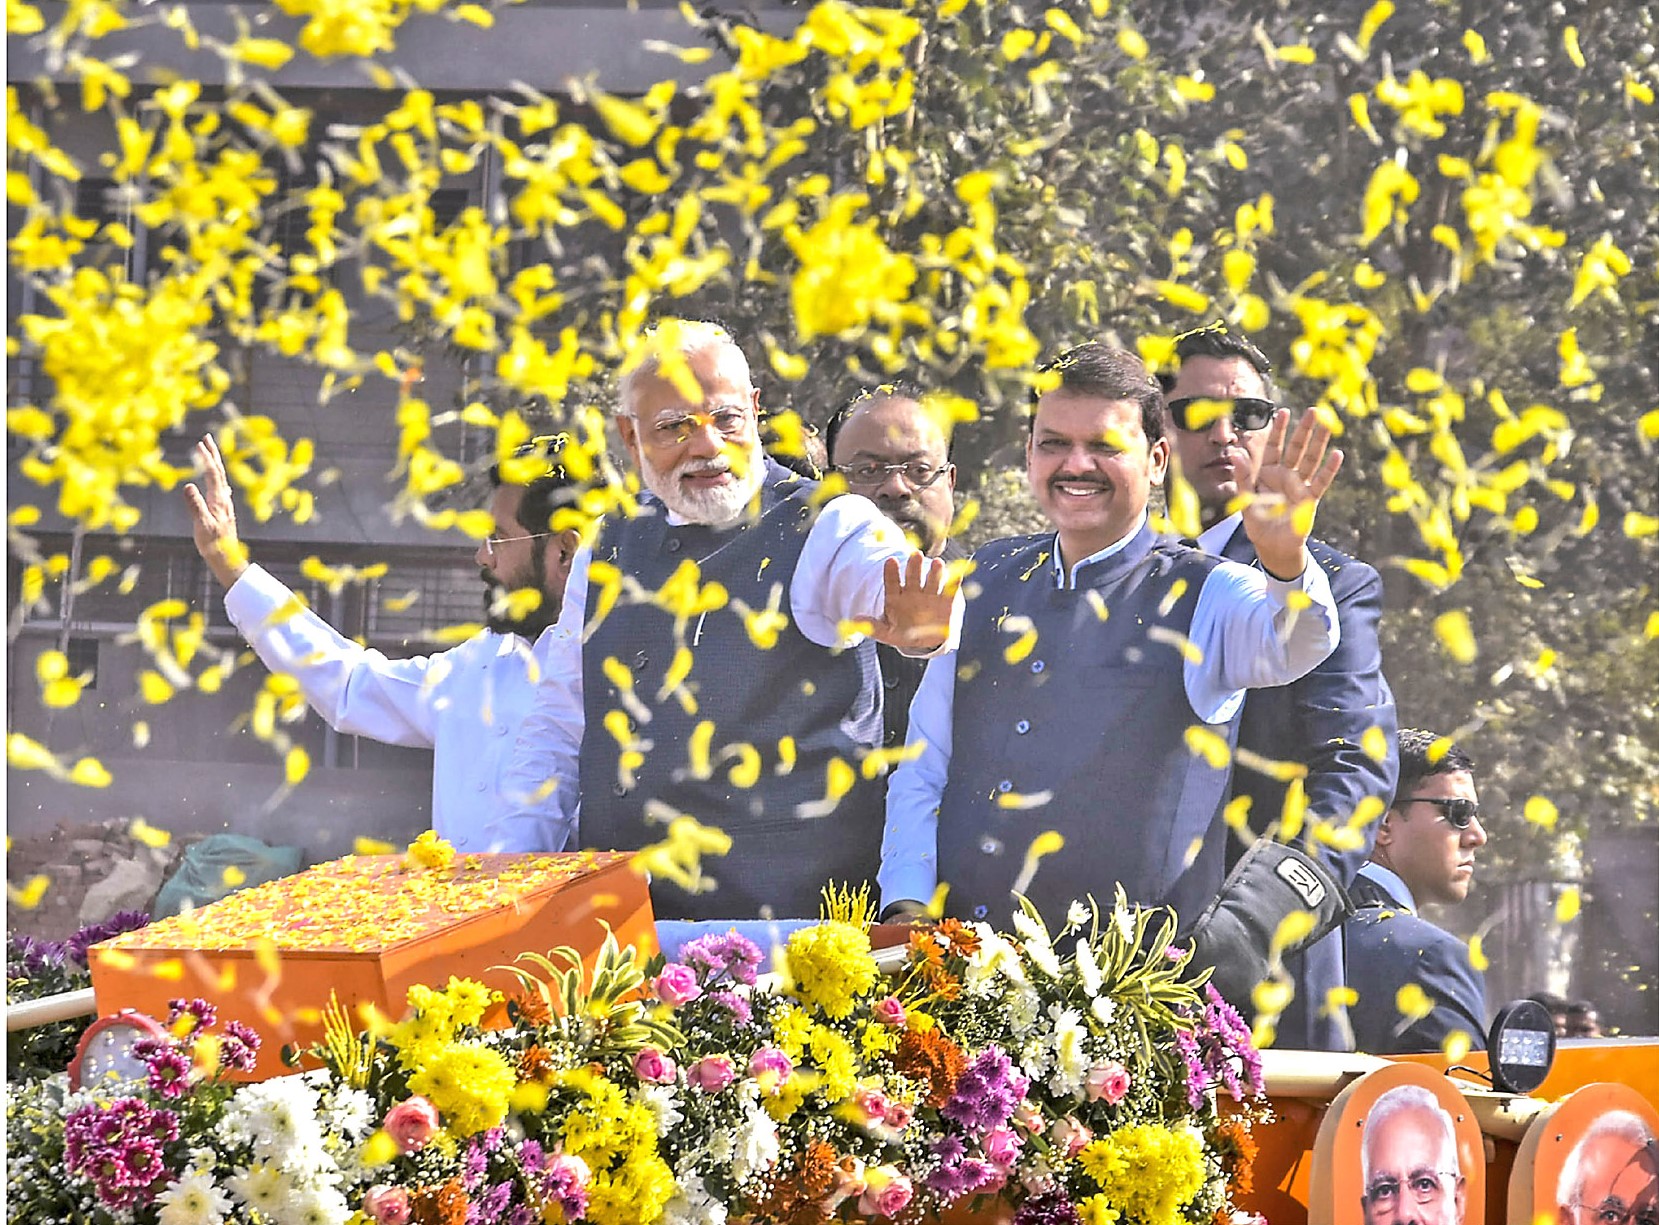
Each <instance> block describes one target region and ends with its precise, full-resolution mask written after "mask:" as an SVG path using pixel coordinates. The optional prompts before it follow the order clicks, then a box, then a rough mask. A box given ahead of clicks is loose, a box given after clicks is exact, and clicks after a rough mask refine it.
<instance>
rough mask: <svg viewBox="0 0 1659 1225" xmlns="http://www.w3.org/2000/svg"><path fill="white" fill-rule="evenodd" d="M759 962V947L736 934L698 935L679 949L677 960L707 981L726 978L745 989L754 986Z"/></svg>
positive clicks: (760, 957) (760, 958)
mask: <svg viewBox="0 0 1659 1225" xmlns="http://www.w3.org/2000/svg"><path fill="white" fill-rule="evenodd" d="M762 959H763V956H762V953H761V951H760V946H759V945H757V944H756V943H755V942H754V941H753V940H750V939H749V938H748V937H746V936H740V935H739V934H738V933H737V932H734V931H731V932H721V933H718V934H715V935H708V936H698V937H697V939H695V940H693V941H692V942H691V943H690V944H688V945H686V946H685V947H684V948H683V949H681V950H680V960H681V961H683V962H684V963H685V964H686V965H688V966H691V967H693V968H695V969H700V970H704V971H706V972H707V974H708V976H709V978H710V979H715V978H718V977H720V976H721V975H722V974H725V975H729V976H730V977H732V978H734V979H736V980H737V981H738V982H740V983H742V984H744V985H745V986H749V987H752V986H754V985H755V978H756V977H757V975H758V973H759V971H760V964H761V961H762Z"/></svg>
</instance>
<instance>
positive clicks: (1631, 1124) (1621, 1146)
mask: <svg viewBox="0 0 1659 1225" xmlns="http://www.w3.org/2000/svg"><path fill="white" fill-rule="evenodd" d="M1555 1197H1556V1213H1557V1220H1558V1221H1559V1225H1659V1141H1656V1140H1655V1139H1654V1136H1653V1132H1652V1131H1650V1130H1649V1129H1648V1125H1647V1123H1646V1122H1644V1121H1643V1119H1642V1117H1641V1116H1640V1115H1639V1114H1636V1113H1634V1112H1633V1111H1629V1110H1609V1111H1607V1112H1606V1113H1605V1114H1600V1115H1597V1116H1596V1118H1595V1120H1594V1121H1593V1122H1591V1124H1590V1125H1589V1126H1588V1127H1587V1128H1585V1129H1584V1135H1583V1136H1582V1137H1581V1138H1580V1139H1579V1141H1578V1143H1577V1144H1575V1145H1573V1148H1572V1151H1571V1152H1570V1153H1568V1154H1567V1160H1566V1161H1564V1162H1562V1164H1561V1178H1560V1181H1559V1182H1558V1183H1557V1184H1556V1192H1555Z"/></svg>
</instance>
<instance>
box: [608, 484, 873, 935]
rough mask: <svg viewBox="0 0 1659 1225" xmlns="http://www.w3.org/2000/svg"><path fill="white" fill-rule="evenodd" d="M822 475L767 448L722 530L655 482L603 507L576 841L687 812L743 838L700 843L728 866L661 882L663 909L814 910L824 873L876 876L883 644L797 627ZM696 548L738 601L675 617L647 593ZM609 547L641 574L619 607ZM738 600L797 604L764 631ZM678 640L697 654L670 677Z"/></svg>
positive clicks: (658, 834) (618, 839) (703, 582)
mask: <svg viewBox="0 0 1659 1225" xmlns="http://www.w3.org/2000/svg"><path fill="white" fill-rule="evenodd" d="M816 489H817V485H816V483H814V482H812V481H807V480H803V479H801V478H800V477H798V476H795V475H794V474H793V473H790V472H788V471H787V470H785V469H783V468H781V467H779V466H778V465H777V464H775V463H773V462H771V461H770V460H768V461H767V472H766V483H765V485H764V487H763V491H762V494H761V498H760V514H759V516H758V517H756V518H751V519H747V520H745V521H743V523H742V524H740V525H739V526H737V527H733V528H726V529H719V530H717V529H714V528H710V527H707V526H704V525H700V524H685V525H682V526H679V527H674V526H670V524H669V523H668V518H667V514H666V512H665V510H664V508H663V506H662V504H661V503H660V502H658V501H657V500H655V499H654V498H650V499H647V500H646V501H645V503H644V506H643V508H642V511H641V513H640V514H639V515H638V516H636V517H635V518H632V519H614V520H608V521H607V522H606V523H605V525H604V527H603V529H602V530H601V532H600V536H599V540H598V542H597V543H596V544H595V546H594V550H593V565H594V566H595V567H597V568H598V569H597V572H596V571H590V573H589V578H588V601H587V607H588V613H589V617H590V622H589V630H590V637H589V639H588V641H587V643H586V644H585V646H584V648H583V651H582V683H583V694H584V706H585V728H584V732H583V736H582V757H581V779H582V815H581V844H582V846H583V847H593V848H600V849H621V850H634V849H636V848H639V847H642V846H646V845H648V844H650V843H654V842H660V841H661V840H662V839H663V838H664V837H665V835H666V832H667V821H668V820H669V819H671V818H672V817H673V816H676V815H678V814H681V813H684V814H689V815H690V816H693V817H695V818H696V819H697V820H699V821H701V822H703V823H704V824H705V825H713V826H718V827H719V828H721V829H723V830H724V831H725V832H726V833H727V834H729V835H731V838H732V848H731V852H730V853H729V854H727V855H724V856H705V857H704V859H703V871H704V873H705V874H706V875H709V876H712V877H713V878H714V879H715V880H716V881H717V882H718V887H717V888H716V889H714V890H713V891H712V892H706V893H690V892H687V891H686V890H684V889H682V888H680V887H679V886H678V885H676V884H674V883H673V882H670V881H668V880H664V879H655V880H653V881H652V885H651V898H652V905H653V908H654V910H655V912H656V915H657V917H658V918H659V919H728V918H729V919H745V918H755V917H757V916H759V915H760V914H761V913H762V910H763V908H765V909H769V911H770V913H771V914H773V915H775V916H777V917H779V918H811V917H814V916H816V915H817V913H818V905H819V896H818V891H819V889H820V888H821V887H822V886H823V885H824V884H825V882H826V881H828V880H830V879H831V878H834V879H835V880H836V881H845V882H851V883H853V884H854V885H857V884H859V883H861V882H863V881H865V880H872V881H873V880H874V878H875V872H876V867H877V865H878V863H879V860H880V851H881V830H882V795H883V788H882V783H881V780H880V779H879V777H878V778H876V779H865V778H864V777H863V773H862V771H861V769H860V766H861V763H862V759H863V757H864V755H865V753H866V752H867V751H868V750H869V749H871V748H874V747H875V746H876V745H878V744H879V742H880V739H881V697H880V681H879V677H878V676H877V670H876V654H875V643H874V642H873V641H871V640H869V639H865V640H864V641H863V642H862V643H860V644H859V645H858V646H857V647H854V648H851V649H848V650H842V651H832V650H828V649H826V648H824V647H821V646H819V645H817V644H816V643H814V642H812V641H810V640H809V639H807V638H806V637H805V636H804V635H802V634H801V632H800V631H799V630H798V629H797V628H796V627H795V623H794V619H793V617H792V616H791V610H790V604H789V589H790V585H791V582H792V581H793V579H794V576H795V567H796V565H797V563H798V562H799V560H800V556H801V549H802V546H803V545H804V544H805V543H806V538H807V535H808V533H809V532H810V530H811V528H812V522H813V513H812V511H813V507H812V502H811V496H812V494H813V492H814V491H815V490H816ZM688 562H689V563H692V568H691V569H690V570H689V571H687V572H686V573H687V574H695V576H696V581H697V584H698V585H699V586H700V587H701V589H702V590H703V591H704V592H705V593H706V592H707V591H708V589H709V586H710V585H711V584H715V583H718V584H719V585H720V586H721V587H722V588H724V590H725V592H726V595H727V600H726V602H725V603H724V604H723V606H722V607H719V608H716V609H712V610H710V611H707V612H693V613H691V615H689V616H686V617H684V618H683V619H679V620H678V624H677V617H676V615H675V613H674V612H673V611H670V609H669V608H667V607H664V605H665V604H671V603H672V601H670V600H667V599H654V598H653V597H654V596H655V595H656V593H658V592H660V591H662V590H663V589H664V585H665V584H666V583H668V581H669V580H670V578H672V577H674V576H675V575H676V573H677V572H678V571H680V568H681V567H682V566H684V565H685V564H686V563H688ZM604 563H608V564H609V565H610V566H613V567H615V568H616V570H617V571H620V573H621V574H622V575H624V576H627V577H628V578H631V579H633V580H637V582H638V584H639V589H640V591H639V593H637V594H635V595H633V596H630V594H629V591H628V590H627V588H626V587H625V588H624V590H623V592H622V594H621V596H620V598H619V599H617V601H616V603H615V605H614V606H613V607H612V608H610V610H609V611H608V612H606V611H605V610H604V597H603V594H602V592H603V587H604V579H605V574H604V570H603V564H604ZM683 577H684V576H683V575H682V578H683ZM738 602H741V603H742V604H744V605H746V606H747V607H748V609H749V610H750V612H751V613H756V612H762V611H763V610H765V609H766V608H767V607H768V606H769V605H770V606H772V607H775V608H776V609H777V611H778V612H780V613H782V614H783V615H784V616H785V617H787V618H789V622H788V624H787V625H786V626H784V627H783V628H782V629H780V630H778V631H777V633H776V641H775V642H774V643H772V645H771V646H770V647H769V648H767V649H762V648H760V647H759V646H757V645H756V643H755V641H754V640H753V638H752V637H751V633H750V626H749V624H748V623H746V621H745V618H744V616H743V614H742V612H741V611H740V610H739V609H737V608H736V607H735V605H736V604H737V603H738ZM595 622H597V624H595ZM759 628H762V627H758V626H757V629H759ZM681 645H684V646H685V647H687V648H688V649H689V650H690V655H691V668H690V671H689V672H688V673H686V675H685V676H684V678H683V679H682V680H680V682H679V685H678V686H677V687H676V688H675V689H673V690H672V691H669V692H664V690H665V679H671V678H669V676H668V674H669V673H670V671H671V670H672V669H673V668H674V665H675V659H676V655H677V654H678V649H679V647H680V646H681ZM607 661H613V662H611V663H610V667H609V672H611V673H612V674H615V673H616V672H617V671H618V669H619V667H620V668H621V669H625V670H626V672H627V674H628V675H629V676H630V677H631V678H632V696H633V699H634V700H633V701H632V702H630V701H626V700H624V694H623V692H622V691H621V690H620V689H619V688H618V686H617V684H616V683H615V681H614V679H613V676H612V675H607V667H606V664H607ZM688 704H694V707H695V709H694V710H688V709H687V706H688ZM705 725H707V726H705ZM700 728H701V729H702V730H701V732H699V729H700ZM618 733H621V735H622V736H623V737H624V738H626V739H627V740H628V741H629V743H628V745H627V746H626V747H625V746H624V744H623V742H622V740H621V739H619V738H618ZM699 746H701V748H699ZM699 758H701V759H702V760H699ZM849 774H850V776H851V777H852V779H853V782H852V786H851V789H850V790H848V791H847V792H846V794H844V795H842V796H841V798H840V800H839V802H838V803H836V804H835V805H834V806H833V808H831V809H829V810H828V811H825V809H826V805H825V803H824V801H825V799H826V796H827V793H828V790H829V782H828V780H829V778H830V777H831V776H832V775H833V776H838V777H839V778H840V779H842V780H845V779H846V778H847V777H848V775H849Z"/></svg>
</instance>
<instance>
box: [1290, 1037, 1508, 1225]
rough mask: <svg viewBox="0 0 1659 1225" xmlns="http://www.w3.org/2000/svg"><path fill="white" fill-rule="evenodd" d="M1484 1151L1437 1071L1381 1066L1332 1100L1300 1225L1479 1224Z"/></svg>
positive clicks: (1469, 1114) (1476, 1128)
mask: <svg viewBox="0 0 1659 1225" xmlns="http://www.w3.org/2000/svg"><path fill="white" fill-rule="evenodd" d="M1485 1220H1486V1148H1485V1145H1484V1143H1483V1141H1482V1139H1481V1134H1480V1124H1479V1123H1478V1122H1476V1120H1475V1115H1474V1111H1473V1110H1471V1109H1470V1108H1469V1104H1468V1103H1467V1102H1466V1101H1464V1099H1463V1094H1461V1093H1460V1092H1458V1089H1457V1086H1456V1084H1454V1083H1453V1082H1452V1081H1451V1080H1449V1079H1448V1078H1447V1077H1446V1075H1445V1073H1443V1072H1439V1071H1435V1070H1434V1069H1432V1068H1427V1067H1424V1066H1423V1065H1421V1064H1416V1063H1396V1064H1390V1065H1389V1066H1388V1067H1386V1068H1378V1069H1377V1070H1376V1071H1374V1072H1369V1073H1367V1074H1366V1075H1364V1076H1362V1077H1360V1078H1359V1079H1358V1080H1356V1081H1355V1082H1354V1083H1353V1084H1351V1085H1349V1086H1348V1087H1347V1088H1346V1089H1344V1090H1343V1091H1342V1092H1341V1093H1340V1094H1338V1095H1337V1098H1336V1100H1335V1101H1334V1102H1332V1103H1331V1108H1330V1109H1329V1110H1328V1111H1326V1112H1325V1118H1324V1120H1323V1122H1321V1123H1320V1125H1319V1135H1318V1137H1317V1138H1316V1139H1315V1141H1314V1146H1313V1167H1312V1169H1311V1171H1310V1172H1309V1180H1308V1223H1309V1225H1483V1222H1484V1221H1485Z"/></svg>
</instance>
